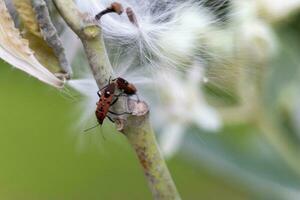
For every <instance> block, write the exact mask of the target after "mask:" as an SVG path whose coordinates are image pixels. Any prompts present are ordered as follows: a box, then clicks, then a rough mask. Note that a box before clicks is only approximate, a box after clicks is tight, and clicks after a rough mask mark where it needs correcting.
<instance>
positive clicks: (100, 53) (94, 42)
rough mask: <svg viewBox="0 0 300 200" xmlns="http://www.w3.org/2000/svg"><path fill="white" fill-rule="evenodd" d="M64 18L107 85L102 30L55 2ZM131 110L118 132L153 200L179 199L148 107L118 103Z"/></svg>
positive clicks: (61, 0)
mask: <svg viewBox="0 0 300 200" xmlns="http://www.w3.org/2000/svg"><path fill="white" fill-rule="evenodd" d="M54 2H55V4H56V7H57V8H58V10H59V12H60V13H61V15H62V17H63V18H64V19H65V21H66V22H67V23H68V24H69V26H70V27H71V28H72V29H73V31H74V32H75V33H76V34H77V35H78V36H79V37H80V39H81V41H82V43H83V46H84V49H85V52H86V55H87V58H88V61H89V64H90V67H91V70H92V72H93V74H94V78H95V80H96V82H97V84H98V86H99V88H101V87H103V86H104V85H106V84H107V82H108V79H109V78H110V77H111V76H113V69H112V67H111V64H110V62H109V59H108V56H107V53H106V49H105V45H104V41H103V37H102V32H101V28H100V27H99V26H97V25H95V24H93V23H92V21H91V20H88V19H87V18H88V17H87V16H86V15H83V14H81V13H80V12H79V11H78V10H77V9H76V6H75V5H74V2H73V1H72V0H54ZM127 106H128V109H129V110H130V111H131V112H132V115H130V116H129V117H128V118H127V119H125V120H124V119H118V122H120V123H119V124H118V125H119V131H121V132H123V133H124V134H125V135H126V136H127V138H128V140H129V142H130V144H131V145H132V146H133V148H134V150H135V152H136V153H137V156H138V158H139V161H140V164H141V165H142V167H143V169H144V172H145V175H146V178H147V181H148V184H149V186H150V189H151V192H152V193H153V196H154V199H157V200H178V199H180V197H179V195H178V193H177V190H176V187H175V184H174V183H173V180H172V178H171V176H170V173H169V171H168V168H167V166H166V164H165V162H164V160H163V157H162V156H161V154H160V152H159V148H158V145H157V143H156V140H155V136H154V133H153V130H152V128H151V126H150V122H149V118H148V114H149V113H148V106H147V104H146V103H144V102H140V101H134V100H130V99H129V102H128V103H127V104H126V103H125V102H124V101H118V104H117V105H114V106H113V108H114V109H115V110H118V109H122V110H123V111H124V110H127Z"/></svg>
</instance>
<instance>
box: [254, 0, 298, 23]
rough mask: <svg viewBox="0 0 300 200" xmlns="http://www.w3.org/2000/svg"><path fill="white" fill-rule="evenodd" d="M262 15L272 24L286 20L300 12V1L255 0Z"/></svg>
mask: <svg viewBox="0 0 300 200" xmlns="http://www.w3.org/2000/svg"><path fill="white" fill-rule="evenodd" d="M255 2H256V6H257V9H258V10H259V12H260V15H261V16H262V17H264V18H265V19H266V20H268V21H270V22H278V21H281V20H285V19H286V18H287V17H289V16H291V15H292V14H294V13H295V12H296V11H299V10H300V0H255Z"/></svg>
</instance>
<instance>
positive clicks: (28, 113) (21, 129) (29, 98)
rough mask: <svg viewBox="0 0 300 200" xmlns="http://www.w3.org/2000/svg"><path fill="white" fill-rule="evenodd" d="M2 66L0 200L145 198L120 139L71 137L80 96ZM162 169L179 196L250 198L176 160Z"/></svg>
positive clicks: (143, 186) (111, 135)
mask: <svg viewBox="0 0 300 200" xmlns="http://www.w3.org/2000/svg"><path fill="white" fill-rule="evenodd" d="M0 66H1V67H0V75H1V76H0V91H1V99H0V110H1V112H0V122H1V125H0V199H5V200H20V199H23V200H27V199H28V200H50V199H51V200H52V199H55V200H85V199H89V200H96V199H131V200H132V199H151V194H150V192H149V191H148V187H147V185H146V184H147V183H146V181H145V179H144V177H143V172H142V170H141V168H140V166H139V164H138V162H137V160H136V158H135V155H134V153H133V151H132V149H131V147H130V146H129V145H128V144H127V142H126V138H124V137H123V136H122V135H120V134H117V133H115V132H112V131H109V129H108V128H106V130H102V133H104V134H105V138H106V140H103V139H102V137H101V136H99V137H94V139H95V138H96V139H98V140H99V141H96V142H95V141H93V142H91V145H89V144H88V143H87V144H86V145H85V146H84V148H80V149H79V148H78V138H77V137H76V136H75V135H76V134H84V133H83V132H82V130H78V131H77V132H76V133H74V132H73V131H72V129H71V128H70V127H71V126H72V124H73V123H74V122H75V121H76V120H77V119H78V118H77V117H76V115H74V116H73V114H74V108H75V107H76V103H77V102H76V101H77V100H78V101H80V99H77V100H76V99H75V101H74V100H73V99H70V98H69V97H68V95H66V94H64V93H62V92H59V91H57V90H55V89H52V88H50V87H48V86H46V85H44V84H42V83H40V82H39V81H37V80H35V79H34V78H32V77H29V76H28V75H26V74H24V73H23V72H21V71H19V70H16V69H13V68H12V67H11V66H9V65H8V64H5V63H4V62H3V61H1V65H0ZM77 114H78V115H79V113H77ZM91 134H98V135H100V134H101V133H100V132H97V131H95V132H93V133H91ZM83 137H86V138H88V139H91V138H92V136H91V135H85V136H83ZM95 143H98V145H95ZM168 165H169V167H170V170H171V173H172V175H173V177H174V179H175V182H176V184H177V185H178V189H179V191H180V193H181V194H182V197H183V199H199V197H201V198H203V199H219V197H222V198H223V199H253V198H251V197H253V195H252V194H251V193H250V192H249V191H248V190H246V189H245V188H241V187H240V186H238V185H235V184H234V183H232V181H231V180H228V179H227V180H226V179H222V178H221V177H219V176H218V175H217V174H216V173H215V171H213V170H212V171H210V170H208V169H207V168H205V167H202V166H199V165H196V164H195V165H193V164H191V162H189V161H188V160H183V159H181V158H180V156H178V157H175V158H173V159H172V160H170V161H169V162H168Z"/></svg>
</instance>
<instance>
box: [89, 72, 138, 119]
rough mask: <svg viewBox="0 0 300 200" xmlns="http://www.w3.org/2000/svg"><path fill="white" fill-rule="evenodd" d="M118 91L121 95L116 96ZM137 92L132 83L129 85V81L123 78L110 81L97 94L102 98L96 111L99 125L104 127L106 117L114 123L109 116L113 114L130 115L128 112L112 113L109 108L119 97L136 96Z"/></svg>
mask: <svg viewBox="0 0 300 200" xmlns="http://www.w3.org/2000/svg"><path fill="white" fill-rule="evenodd" d="M116 89H119V90H120V91H121V93H120V94H118V95H116V94H115V93H116ZM136 92H137V89H136V87H135V86H134V85H133V84H132V83H129V82H128V81H126V80H125V79H123V78H121V77H118V78H116V79H113V80H112V81H110V80H109V82H108V84H107V85H106V86H105V87H104V88H102V89H101V90H100V91H98V93H97V94H98V96H99V97H100V99H99V101H98V102H97V108H96V111H95V114H96V117H97V120H98V123H99V124H100V125H102V124H103V121H104V119H105V118H106V117H107V118H108V119H109V120H110V121H112V122H114V120H113V119H111V117H110V116H109V115H108V114H113V115H124V114H130V113H128V112H124V113H115V112H112V111H110V110H109V108H110V107H111V106H112V105H114V104H115V103H116V102H117V101H118V99H119V97H121V96H130V95H136Z"/></svg>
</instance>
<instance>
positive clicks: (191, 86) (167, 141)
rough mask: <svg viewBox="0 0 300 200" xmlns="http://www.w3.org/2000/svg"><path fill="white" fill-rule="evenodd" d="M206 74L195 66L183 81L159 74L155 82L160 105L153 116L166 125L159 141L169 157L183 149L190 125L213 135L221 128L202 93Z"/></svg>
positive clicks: (213, 110) (178, 76)
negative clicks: (182, 145) (180, 148)
mask: <svg viewBox="0 0 300 200" xmlns="http://www.w3.org/2000/svg"><path fill="white" fill-rule="evenodd" d="M203 73H204V72H203V69H202V68H201V66H199V65H194V66H193V67H192V69H191V70H189V72H188V74H186V75H185V76H184V78H182V77H180V74H175V73H172V72H170V71H166V72H165V73H162V72H160V74H158V77H157V81H156V82H157V89H158V90H159V93H160V94H161V99H160V101H161V103H160V104H159V105H156V106H157V107H156V108H155V112H153V113H152V114H154V117H153V118H156V119H157V120H158V121H160V123H161V125H162V126H164V128H163V130H162V133H161V135H162V136H161V138H160V139H161V146H162V150H163V153H164V154H165V155H166V156H167V157H170V156H172V155H173V154H174V153H175V152H176V151H177V149H178V148H179V147H180V143H181V141H182V139H183V136H184V132H185V131H186V129H187V128H188V127H189V126H191V125H196V126H197V127H198V128H200V129H205V130H207V131H213V132H214V131H217V130H218V129H220V127H221V126H222V122H221V119H220V116H219V114H218V113H217V112H216V110H215V109H213V108H212V107H211V106H209V105H208V104H207V103H206V101H205V99H204V97H203V94H202V92H201V85H202V83H203V81H205V78H204V75H203Z"/></svg>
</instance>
